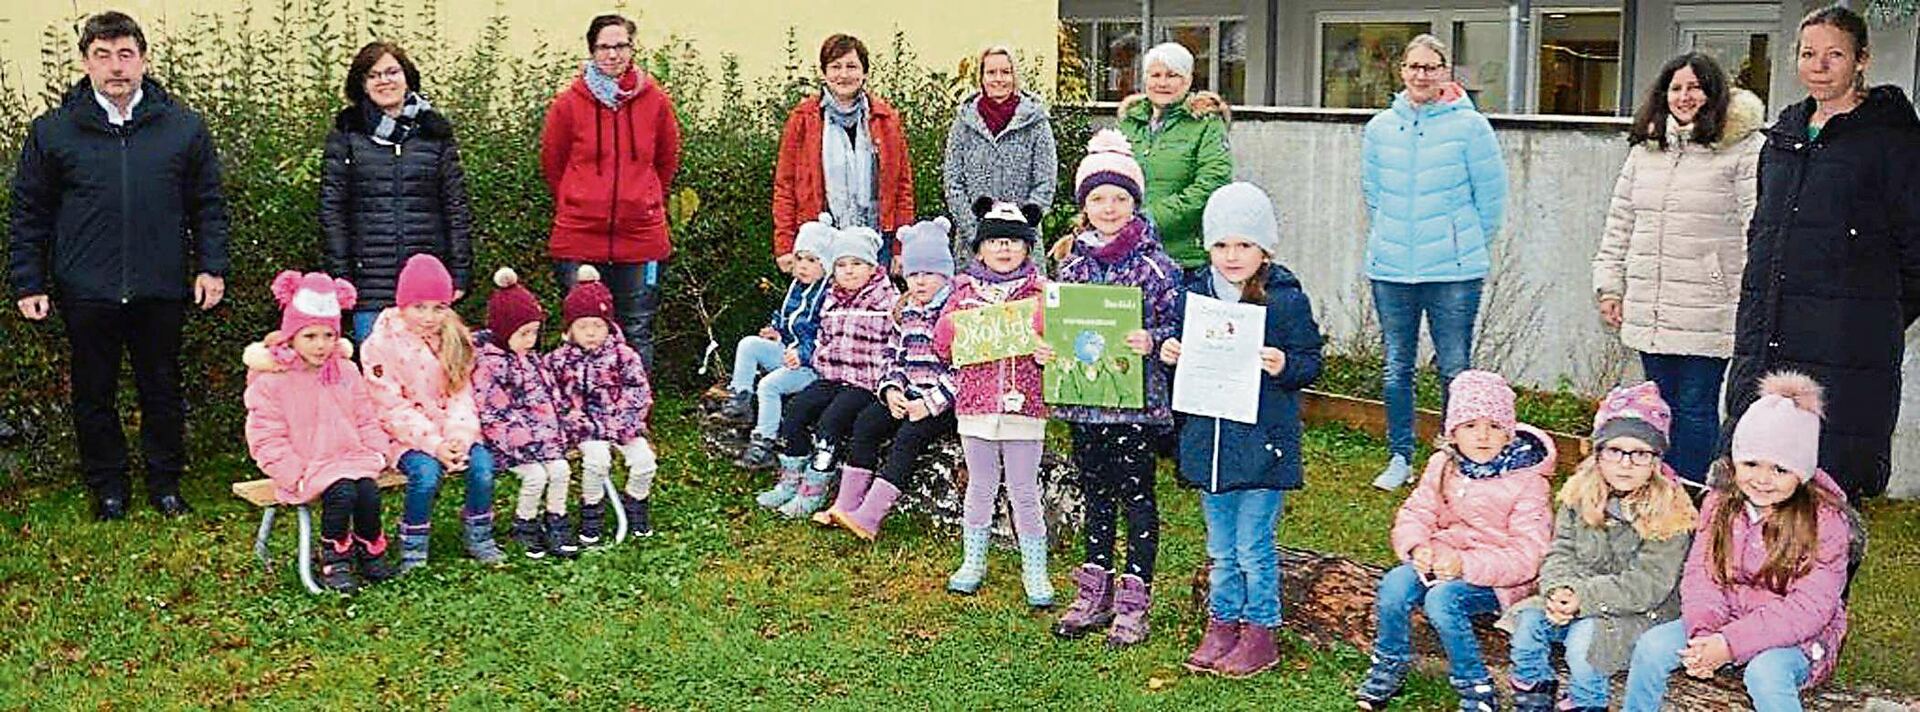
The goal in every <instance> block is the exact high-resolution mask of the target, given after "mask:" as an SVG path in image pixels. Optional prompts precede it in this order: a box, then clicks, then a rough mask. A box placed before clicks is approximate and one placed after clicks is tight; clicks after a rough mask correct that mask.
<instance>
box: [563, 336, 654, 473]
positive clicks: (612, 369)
mask: <svg viewBox="0 0 1920 712" xmlns="http://www.w3.org/2000/svg"><path fill="white" fill-rule="evenodd" d="M609 327H610V328H609V330H608V333H607V341H606V343H603V344H601V345H600V347H599V348H596V349H587V348H585V347H582V346H580V345H579V344H576V343H573V342H572V341H570V340H569V341H564V342H562V343H561V344H560V348H557V349H554V350H553V352H552V353H549V354H547V356H546V366H547V370H548V372H550V373H552V374H553V386H554V392H555V394H556V395H557V396H558V398H559V403H560V423H561V425H563V426H564V427H565V428H566V430H567V437H568V438H569V439H570V441H571V442H572V443H573V444H575V445H578V444H579V443H580V442H581V441H585V440H604V441H607V442H610V443H613V444H615V445H624V444H626V443H629V442H632V441H633V439H634V438H638V437H644V436H646V434H647V430H648V428H647V417H648V416H650V415H652V413H653V384H652V383H651V382H649V380H648V379H647V367H646V364H644V363H642V362H641V361H640V353H639V352H638V351H634V350H633V347H631V346H628V345H627V340H626V337H625V336H623V335H621V333H620V327H618V326H611V325H609Z"/></svg>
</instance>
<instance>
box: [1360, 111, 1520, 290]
mask: <svg viewBox="0 0 1920 712" xmlns="http://www.w3.org/2000/svg"><path fill="white" fill-rule="evenodd" d="M1360 154H1361V158H1360V160H1361V166H1360V192H1361V195H1362V197H1364V198H1365V199H1366V203H1367V277H1368V278H1369V279H1375V280H1379V281H1382V282H1397V283H1405V284H1415V283H1424V282H1464V281H1467V280H1473V279H1481V278H1484V277H1486V276H1487V271H1488V257H1487V246H1488V245H1489V244H1490V243H1492V241H1493V238H1494V236H1495V235H1497V234H1499V232H1500V225H1501V221H1502V220H1503V219H1504V218H1505V215H1506V200H1507V164H1506V162H1505V160H1504V159H1503V158H1501V155H1500V142H1499V141H1498V140H1497V139H1495V138H1494V135H1493V126H1492V125H1491V124H1489V123H1487V118H1486V117H1485V116H1481V115H1480V112H1479V111H1476V110H1474V107H1473V100H1472V99H1469V98H1467V95H1466V92H1465V91H1464V90H1462V89H1461V88H1460V87H1459V85H1457V84H1456V85H1449V86H1448V87H1447V89H1446V90H1445V91H1444V92H1442V94H1441V95H1440V97H1439V98H1438V99H1437V100H1435V101H1431V102H1428V103H1425V104H1421V105H1419V106H1415V105H1414V104H1413V102H1411V101H1409V100H1408V99H1407V93H1406V92H1405V91H1402V92H1400V93H1399V94H1396V95H1394V97H1393V105H1392V106H1391V107H1389V108H1388V109H1387V110H1385V111H1382V112H1380V113H1378V114H1375V115H1374V116H1373V119H1371V120H1369V121H1368V122H1367V127H1366V130H1365V133H1364V137H1363V139H1362V140H1361V144H1360Z"/></svg>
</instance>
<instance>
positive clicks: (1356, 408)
mask: <svg viewBox="0 0 1920 712" xmlns="http://www.w3.org/2000/svg"><path fill="white" fill-rule="evenodd" d="M1300 393H1301V396H1302V398H1301V399H1300V419H1301V420H1303V421H1306V423H1307V424H1308V425H1321V424H1325V423H1338V424H1341V425H1345V426H1347V427H1350V428H1354V429H1357V430H1364V431H1366V432H1369V433H1373V434H1375V435H1379V436H1381V437H1386V434H1387V406H1386V404H1385V403H1382V402H1380V401H1377V400H1370V399H1367V398H1355V397H1353V396H1344V395H1340V394H1338V393H1327V392H1325V391H1316V390H1312V389H1306V390H1302V391H1301V392H1300ZM1443 422H1444V420H1443V419H1442V418H1441V416H1440V413H1438V412H1436V411H1432V410H1428V409H1425V408H1418V409H1415V410H1414V411H1413V432H1414V435H1415V436H1416V437H1418V438H1420V440H1422V441H1424V442H1433V440H1434V439H1435V438H1437V437H1439V435H1440V426H1441V424H1442V423H1443ZM1546 432H1547V435H1548V436H1549V437H1551V438H1553V447H1554V449H1555V450H1558V451H1559V453H1560V461H1559V463H1558V465H1559V470H1560V471H1561V472H1563V473H1570V472H1572V471H1573V468H1574V467H1575V466H1577V465H1579V464H1580V461H1581V460H1582V459H1585V458H1586V456H1587V450H1588V448H1589V443H1588V441H1587V439H1586V438H1583V437H1580V436H1578V435H1569V434H1567V433H1557V432H1553V431H1551V430H1549V431H1546ZM1414 467H1415V468H1416V469H1417V468H1419V467H1420V464H1419V463H1414Z"/></svg>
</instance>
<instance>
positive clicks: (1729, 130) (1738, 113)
mask: <svg viewBox="0 0 1920 712" xmlns="http://www.w3.org/2000/svg"><path fill="white" fill-rule="evenodd" d="M1766 127H1767V104H1766V102H1764V101H1761V100H1760V96H1759V95H1757V94H1754V93H1753V92H1750V91H1747V90H1745V89H1741V88H1739V87H1734V88H1733V91H1732V93H1730V94H1728V95H1727V120H1726V123H1723V124H1721V126H1720V140H1718V141H1715V142H1713V150H1715V151H1718V150H1720V149H1723V148H1727V147H1730V146H1738V145H1740V142H1741V141H1745V140H1746V139H1747V137H1748V136H1752V135H1753V133H1754V132H1755V131H1759V130H1760V129H1763V128H1766Z"/></svg>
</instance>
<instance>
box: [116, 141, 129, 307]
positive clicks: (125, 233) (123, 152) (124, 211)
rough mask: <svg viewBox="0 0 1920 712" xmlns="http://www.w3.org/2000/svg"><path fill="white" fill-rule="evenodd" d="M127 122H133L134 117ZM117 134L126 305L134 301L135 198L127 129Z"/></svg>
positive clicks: (123, 298)
mask: <svg viewBox="0 0 1920 712" xmlns="http://www.w3.org/2000/svg"><path fill="white" fill-rule="evenodd" d="M127 120H128V121H129V122H131V121H132V120H133V117H131V116H129V117H127ZM115 132H116V133H118V134H120V303H121V304H126V303H127V302H130V301H132V300H133V267H132V264H133V254H132V251H131V249H130V248H129V247H128V246H129V244H131V242H132V240H133V235H132V232H133V225H132V222H131V216H130V214H131V213H132V212H133V198H132V196H130V195H128V194H127V151H128V150H129V149H128V147H127V133H128V132H127V127H125V126H121V127H118V128H117V129H115Z"/></svg>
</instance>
